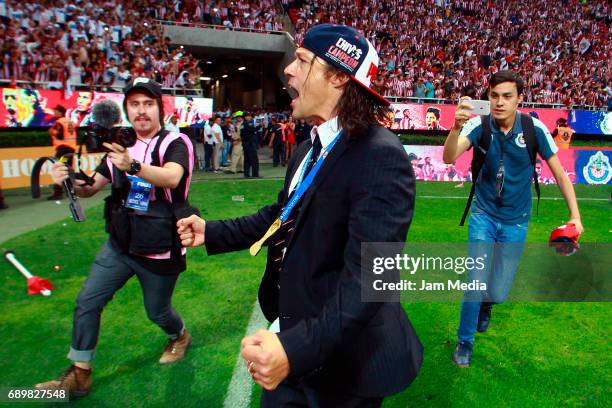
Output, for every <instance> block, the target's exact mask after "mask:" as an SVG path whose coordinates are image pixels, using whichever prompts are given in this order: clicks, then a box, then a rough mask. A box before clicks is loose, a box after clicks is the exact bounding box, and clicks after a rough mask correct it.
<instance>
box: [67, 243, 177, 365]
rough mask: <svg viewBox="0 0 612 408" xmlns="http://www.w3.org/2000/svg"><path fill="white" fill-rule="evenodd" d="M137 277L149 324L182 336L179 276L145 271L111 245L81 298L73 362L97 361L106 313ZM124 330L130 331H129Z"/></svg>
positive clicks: (105, 248)
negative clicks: (176, 295) (175, 301)
mask: <svg viewBox="0 0 612 408" xmlns="http://www.w3.org/2000/svg"><path fill="white" fill-rule="evenodd" d="M134 275H136V276H137V277H138V280H139V281H140V286H141V287H142V294H143V297H144V306H145V309H146V311H147V316H148V318H149V320H151V321H152V322H154V323H156V324H157V325H158V326H159V327H160V328H161V329H162V330H163V331H164V332H165V333H166V334H167V335H168V337H170V338H177V337H178V336H180V334H181V332H182V330H183V321H182V320H181V317H180V316H179V315H178V313H177V312H176V311H175V310H174V309H173V308H172V304H171V300H172V293H173V292H174V286H175V285H176V281H177V279H178V276H179V275H178V274H175V275H158V274H155V273H153V272H151V271H149V270H147V269H145V268H144V267H142V266H141V265H140V264H139V263H137V262H136V261H135V260H134V259H133V258H132V257H130V256H129V255H127V254H122V253H120V252H118V251H117V250H116V249H115V248H114V247H113V245H112V244H111V243H110V242H107V243H106V244H105V245H104V246H103V247H102V250H101V251H100V253H99V254H98V256H97V257H96V260H95V261H94V263H93V265H92V267H91V271H90V272H89V275H88V276H87V280H86V281H85V283H83V287H82V288H81V292H80V293H79V296H78V297H77V301H76V303H77V304H76V308H75V310H74V320H73V326H72V347H70V353H69V354H68V358H69V359H71V360H72V361H91V360H92V359H93V358H94V355H95V349H96V344H97V343H98V334H99V332H100V315H101V314H102V310H103V309H104V307H105V306H106V304H107V303H108V302H109V301H110V300H111V299H112V298H113V296H114V295H115V293H116V292H117V291H118V290H119V289H121V288H122V287H123V285H125V283H126V282H127V281H128V280H129V279H130V278H131V277H132V276H134ZM124 329H125V330H126V331H127V330H129V328H124Z"/></svg>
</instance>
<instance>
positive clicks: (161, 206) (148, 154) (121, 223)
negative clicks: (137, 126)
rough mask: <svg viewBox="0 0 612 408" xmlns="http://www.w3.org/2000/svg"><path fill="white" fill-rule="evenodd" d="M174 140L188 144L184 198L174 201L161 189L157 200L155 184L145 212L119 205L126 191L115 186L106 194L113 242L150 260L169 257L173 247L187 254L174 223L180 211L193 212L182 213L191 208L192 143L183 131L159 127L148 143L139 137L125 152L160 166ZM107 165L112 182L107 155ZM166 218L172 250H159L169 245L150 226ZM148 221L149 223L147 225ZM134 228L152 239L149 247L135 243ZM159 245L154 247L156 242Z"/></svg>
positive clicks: (142, 236) (107, 215)
mask: <svg viewBox="0 0 612 408" xmlns="http://www.w3.org/2000/svg"><path fill="white" fill-rule="evenodd" d="M177 139H182V140H183V142H184V143H185V145H186V146H187V151H188V155H189V173H188V175H187V179H186V182H185V194H184V197H181V198H180V199H177V200H176V202H175V203H173V199H172V189H170V188H164V189H163V191H164V194H163V199H161V200H158V197H157V196H156V193H155V192H156V189H157V188H158V187H153V188H151V192H150V196H149V199H150V201H149V209H148V210H147V211H146V212H141V211H137V210H132V209H128V208H125V207H122V208H121V207H119V204H118V201H120V199H123V198H124V196H125V191H116V189H115V188H113V192H112V194H111V196H109V197H108V200H107V205H108V206H113V204H112V203H114V206H113V211H112V212H111V211H110V209H106V210H105V217H106V218H107V232H109V233H110V234H111V236H113V238H115V241H117V244H119V246H120V247H122V249H123V250H125V251H127V252H129V253H130V254H133V255H138V256H143V257H146V258H150V259H170V258H171V256H172V250H177V249H178V248H180V249H181V252H180V253H181V254H182V255H184V254H185V253H186V249H185V248H182V247H181V246H180V241H177V240H178V236H177V234H176V227H175V223H176V219H180V218H183V215H181V213H182V212H183V213H184V216H188V215H191V214H193V212H190V213H189V212H185V211H186V210H187V209H190V208H191V207H189V205H188V203H187V196H188V194H189V186H190V184H191V177H192V174H193V165H194V155H193V145H192V143H191V140H190V139H189V137H187V136H186V135H184V134H182V133H168V131H167V130H165V129H162V131H161V132H160V134H159V136H155V137H154V138H152V139H151V140H150V141H149V142H148V143H146V142H143V141H142V140H140V139H138V140H137V141H136V144H135V145H134V146H132V147H129V148H128V151H129V153H130V157H131V158H132V159H136V160H138V161H140V162H141V163H145V164H149V165H151V164H153V165H155V166H159V167H163V165H164V155H165V154H166V151H167V150H168V146H170V143H172V142H174V141H175V140H177ZM156 152H157V153H158V154H156V156H157V157H158V160H155V159H154V157H153V155H154V153H156ZM106 164H107V166H108V168H109V170H110V174H111V181H112V182H113V184H114V182H115V175H114V172H113V167H114V166H113V164H112V162H111V161H110V159H109V158H107V159H106ZM122 177H127V176H126V174H125V173H123V174H122ZM126 182H127V181H126ZM118 195H121V197H117V196H118ZM177 213H178V214H177ZM167 217H170V218H171V220H170V222H165V221H164V222H165V224H167V227H168V228H169V229H170V232H171V235H172V240H173V242H172V244H171V245H170V246H171V247H172V249H165V250H160V249H158V248H163V247H164V246H165V245H167V244H168V242H166V243H164V244H160V243H159V240H156V239H157V238H159V239H161V237H160V235H163V234H156V233H154V232H153V231H155V228H153V226H154V225H156V224H155V223H158V222H160V220H162V219H166V218H167ZM148 224H150V226H151V227H150V228H149V225H148ZM135 226H136V227H135ZM134 228H137V229H138V230H140V231H142V233H141V234H138V236H139V238H145V239H146V238H151V241H152V243H151V244H149V245H148V246H147V244H144V245H143V244H142V243H135V240H134V239H133V238H134V236H135V235H136V234H134V233H133V231H132V229H134ZM162 229H163V231H164V233H165V232H168V231H166V228H162ZM126 234H127V236H126ZM143 240H144V239H143ZM158 244H159V246H158V247H157V248H156V245H158Z"/></svg>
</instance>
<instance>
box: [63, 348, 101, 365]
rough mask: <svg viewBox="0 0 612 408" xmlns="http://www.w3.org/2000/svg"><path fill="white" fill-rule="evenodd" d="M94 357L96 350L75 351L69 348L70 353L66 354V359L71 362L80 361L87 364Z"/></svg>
mask: <svg viewBox="0 0 612 408" xmlns="http://www.w3.org/2000/svg"><path fill="white" fill-rule="evenodd" d="M95 356H96V350H95V349H94V350H75V349H73V348H72V347H70V351H69V352H68V359H69V360H72V361H81V362H84V363H88V362H90V361H91V360H93V359H94V357H95Z"/></svg>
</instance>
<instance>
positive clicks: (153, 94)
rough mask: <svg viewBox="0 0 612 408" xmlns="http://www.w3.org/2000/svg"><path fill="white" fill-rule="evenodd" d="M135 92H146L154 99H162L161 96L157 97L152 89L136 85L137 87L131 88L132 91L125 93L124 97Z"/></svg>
mask: <svg viewBox="0 0 612 408" xmlns="http://www.w3.org/2000/svg"><path fill="white" fill-rule="evenodd" d="M133 91H145V92H146V93H148V94H149V95H151V96H152V97H154V98H160V97H161V96H162V95H161V94H159V95H157V94H156V93H155V92H154V91H152V90H151V89H149V88H147V87H146V86H142V85H135V86H133V87H131V88H130V89H128V90H127V91H125V93H124V95H126V96H127V94H129V93H130V92H133Z"/></svg>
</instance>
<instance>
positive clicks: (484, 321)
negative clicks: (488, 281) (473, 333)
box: [476, 302, 493, 333]
mask: <svg viewBox="0 0 612 408" xmlns="http://www.w3.org/2000/svg"><path fill="white" fill-rule="evenodd" d="M492 309H493V303H490V302H482V303H481V304H480V312H479V313H478V326H476V330H477V331H478V332H479V333H484V332H486V331H487V329H488V328H489V323H490V322H491V310H492Z"/></svg>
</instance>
